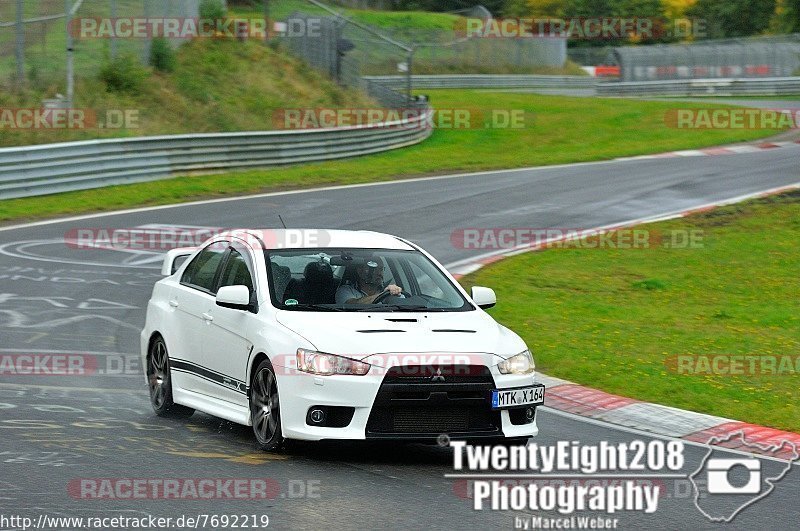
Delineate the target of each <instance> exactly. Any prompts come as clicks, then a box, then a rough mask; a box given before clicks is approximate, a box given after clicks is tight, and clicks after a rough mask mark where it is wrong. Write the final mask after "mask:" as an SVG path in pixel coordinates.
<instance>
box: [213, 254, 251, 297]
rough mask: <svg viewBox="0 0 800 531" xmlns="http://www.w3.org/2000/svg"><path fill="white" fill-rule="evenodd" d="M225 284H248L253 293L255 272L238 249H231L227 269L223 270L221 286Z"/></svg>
mask: <svg viewBox="0 0 800 531" xmlns="http://www.w3.org/2000/svg"><path fill="white" fill-rule="evenodd" d="M225 286H247V289H249V290H250V293H251V294H252V293H253V274H252V273H251V271H250V267H249V265H248V263H247V261H246V260H245V258H244V256H242V253H241V252H239V251H237V250H236V249H231V254H230V256H229V257H228V262H227V263H226V264H225V270H224V271H223V272H222V277H221V282H220V285H219V287H221V288H222V287H225Z"/></svg>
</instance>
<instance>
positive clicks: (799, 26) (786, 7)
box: [770, 0, 800, 33]
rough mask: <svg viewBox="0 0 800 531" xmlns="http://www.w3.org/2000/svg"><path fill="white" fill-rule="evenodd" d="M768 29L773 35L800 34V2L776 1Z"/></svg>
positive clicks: (790, 0) (793, 0)
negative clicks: (769, 28)
mask: <svg viewBox="0 0 800 531" xmlns="http://www.w3.org/2000/svg"><path fill="white" fill-rule="evenodd" d="M770 27H771V28H772V30H773V31H774V32H775V33H800V0H778V5H777V7H776V8H775V16H774V18H773V20H772V24H771V25H770Z"/></svg>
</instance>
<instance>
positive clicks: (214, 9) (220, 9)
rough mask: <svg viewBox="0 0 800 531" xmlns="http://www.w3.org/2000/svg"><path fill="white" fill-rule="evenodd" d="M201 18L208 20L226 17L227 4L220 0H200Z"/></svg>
mask: <svg viewBox="0 0 800 531" xmlns="http://www.w3.org/2000/svg"><path fill="white" fill-rule="evenodd" d="M200 18H201V19H206V20H219V19H221V18H225V5H224V4H223V3H222V2H220V0H203V1H202V2H200Z"/></svg>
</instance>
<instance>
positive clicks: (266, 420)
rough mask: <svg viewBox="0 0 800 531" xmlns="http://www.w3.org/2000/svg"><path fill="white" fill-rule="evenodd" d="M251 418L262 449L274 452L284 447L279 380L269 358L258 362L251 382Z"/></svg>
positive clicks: (254, 432)
mask: <svg viewBox="0 0 800 531" xmlns="http://www.w3.org/2000/svg"><path fill="white" fill-rule="evenodd" d="M250 420H251V421H252V424H253V434H254V435H255V437H256V443H257V444H258V447H259V448H260V449H261V450H264V451H265V452H274V451H277V450H280V449H281V448H283V447H284V445H285V443H286V439H285V438H284V437H283V430H282V429H281V407H280V400H279V398H278V381H277V379H276V378H275V369H274V368H273V367H272V363H270V361H269V360H268V359H265V360H263V361H262V362H261V363H259V364H258V367H256V370H255V372H254V373H253V381H252V382H251V383H250Z"/></svg>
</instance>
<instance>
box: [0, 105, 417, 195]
mask: <svg viewBox="0 0 800 531" xmlns="http://www.w3.org/2000/svg"><path fill="white" fill-rule="evenodd" d="M427 119H428V113H420V114H419V115H417V116H414V117H413V118H410V119H407V120H404V121H399V122H390V123H383V124H375V125H371V126H363V127H347V128H337V129H320V130H308V131H270V132H261V133H220V134H198V135H176V136H162V137H144V138H130V139H111V140H92V141H86V142H68V143H61V144H50V145H41V146H27V147H14V148H2V149H0V199H9V198H14V197H28V196H35V195H44V194H52V193H57V192H66V191H73V190H85V189H89V188H98V187H102V186H109V185H113V184H126V183H133V182H144V181H150V180H155V179H163V178H165V177H169V176H174V175H178V174H186V173H189V172H212V171H221V170H230V169H236V168H248V167H264V166H276V165H285V164H297V163H303V162H314V161H323V160H334V159H340V158H345V157H355V156H360V155H367V154H370V153H378V152H381V151H389V150H392V149H397V148H401V147H405V146H409V145H413V144H416V143H419V142H422V141H423V140H425V139H426V138H428V136H430V134H431V132H432V129H431V128H430V127H429V126H428V123H427Z"/></svg>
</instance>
